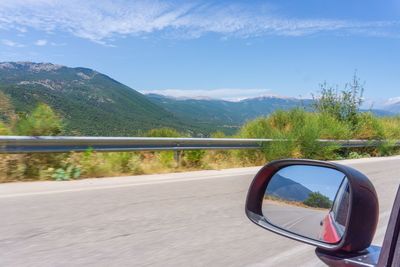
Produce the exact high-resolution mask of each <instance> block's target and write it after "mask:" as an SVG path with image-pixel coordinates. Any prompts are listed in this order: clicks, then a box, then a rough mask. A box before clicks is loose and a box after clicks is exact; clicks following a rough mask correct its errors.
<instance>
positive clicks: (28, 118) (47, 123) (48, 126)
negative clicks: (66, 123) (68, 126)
mask: <svg viewBox="0 0 400 267" xmlns="http://www.w3.org/2000/svg"><path fill="white" fill-rule="evenodd" d="M62 131H63V123H62V121H61V119H60V117H59V116H58V115H57V114H55V113H54V111H53V110H52V109H51V108H50V107H49V106H48V105H46V104H39V105H38V106H37V107H36V108H35V109H34V110H33V111H32V113H30V114H26V115H24V116H23V117H22V118H20V119H19V120H18V122H17V125H16V132H17V134H18V135H33V136H39V135H59V134H60V133H62Z"/></svg>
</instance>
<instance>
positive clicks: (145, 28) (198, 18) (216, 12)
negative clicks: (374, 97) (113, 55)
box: [0, 0, 400, 44]
mask: <svg viewBox="0 0 400 267" xmlns="http://www.w3.org/2000/svg"><path fill="white" fill-rule="evenodd" d="M255 9H257V7H256V8H255ZM29 28H33V29H35V30H39V31H44V32H55V31H66V32H69V33H71V34H73V35H75V36H77V37H80V38H85V39H88V40H91V41H94V42H98V43H102V44H106V43H109V42H110V40H111V39H113V38H115V37H119V36H127V35H130V36H141V35H148V34H152V33H162V34H164V36H168V37H173V38H175V37H178V38H197V37H200V36H202V35H204V34H207V33H216V34H220V35H222V36H224V37H230V36H234V37H240V38H246V37H254V36H263V35H283V36H303V35H309V34H315V33H319V32H340V33H343V32H345V33H349V34H361V35H371V36H380V37H388V36H396V37H397V36H398V32H399V31H398V30H399V28H400V22H399V21H347V20H332V19H295V18H285V17H282V16H276V15H274V14H273V12H271V11H269V9H268V8H266V9H264V8H259V9H257V11H255V10H250V9H248V8H246V6H244V5H238V4H236V5H229V6H227V5H224V6H222V5H215V4H204V3H201V2H198V3H197V2H180V1H178V2H176V1H175V2H171V1H124V0H119V1H111V0H104V1H101V2H99V1H96V0H86V1H78V0H69V1H56V0H2V1H1V2H0V29H8V30H10V29H11V30H18V29H25V30H26V29H29Z"/></svg>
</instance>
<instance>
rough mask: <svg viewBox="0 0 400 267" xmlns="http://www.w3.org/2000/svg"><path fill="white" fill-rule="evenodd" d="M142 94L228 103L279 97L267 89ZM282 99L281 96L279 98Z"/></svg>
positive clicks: (145, 91) (150, 92) (150, 91)
mask: <svg viewBox="0 0 400 267" xmlns="http://www.w3.org/2000/svg"><path fill="white" fill-rule="evenodd" d="M141 92H142V93H144V94H159V95H165V96H172V97H176V98H193V99H223V100H229V101H239V100H242V99H246V98H254V97H260V96H279V95H276V94H274V93H272V91H271V90H269V89H261V88H260V89H257V88H220V89H212V90H208V89H207V90H200V89H195V90H192V89H190V90H189V89H188V90H185V89H162V90H142V91H141ZM280 97H282V96H280Z"/></svg>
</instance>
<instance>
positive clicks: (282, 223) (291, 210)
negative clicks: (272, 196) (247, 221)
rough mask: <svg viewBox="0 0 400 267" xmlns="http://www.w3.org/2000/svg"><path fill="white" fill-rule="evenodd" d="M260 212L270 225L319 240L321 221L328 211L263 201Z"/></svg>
mask: <svg viewBox="0 0 400 267" xmlns="http://www.w3.org/2000/svg"><path fill="white" fill-rule="evenodd" d="M262 212H263V215H264V216H266V218H267V219H268V221H269V222H270V223H272V224H274V225H276V226H279V227H280V228H283V229H286V230H289V231H290V232H293V233H296V234H300V235H303V236H307V237H310V238H313V239H316V240H321V236H322V225H321V221H323V220H324V218H325V216H326V215H327V214H328V213H329V210H328V209H326V210H322V209H321V210H317V209H313V208H304V207H298V206H292V205H288V204H282V203H279V202H277V201H268V200H267V201H265V200H264V202H263V207H262Z"/></svg>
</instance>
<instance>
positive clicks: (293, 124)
mask: <svg viewBox="0 0 400 267" xmlns="http://www.w3.org/2000/svg"><path fill="white" fill-rule="evenodd" d="M329 116H330V115H327V114H324V115H321V114H316V113H310V112H306V111H304V110H303V109H294V110H290V111H276V112H274V113H272V114H271V115H270V116H268V117H264V118H259V119H256V120H254V121H251V122H249V123H247V124H246V125H244V126H243V127H242V129H241V132H240V136H241V137H244V138H267V139H275V140H277V141H274V142H268V143H265V144H264V148H263V151H264V154H265V159H266V160H268V161H269V160H274V159H280V158H303V157H306V158H316V159H328V158H332V157H334V156H335V152H334V151H335V149H336V148H337V147H336V146H335V145H332V144H322V143H319V142H316V139H319V138H321V136H324V137H331V136H333V135H335V136H339V135H340V134H343V133H344V132H346V127H345V126H343V125H341V123H340V122H339V121H337V120H336V119H335V118H332V117H329ZM321 117H322V118H321ZM326 118H329V122H330V124H329V128H328V130H327V129H326V128H327V127H326V126H327V125H326V124H325V122H324V119H326ZM279 140H286V141H279Z"/></svg>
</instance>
